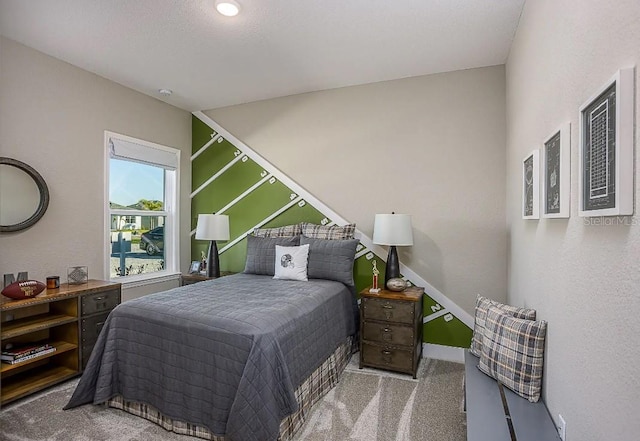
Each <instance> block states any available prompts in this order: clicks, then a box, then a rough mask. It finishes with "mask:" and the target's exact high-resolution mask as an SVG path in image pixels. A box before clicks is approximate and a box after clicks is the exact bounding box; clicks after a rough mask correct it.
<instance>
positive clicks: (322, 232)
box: [300, 222, 356, 240]
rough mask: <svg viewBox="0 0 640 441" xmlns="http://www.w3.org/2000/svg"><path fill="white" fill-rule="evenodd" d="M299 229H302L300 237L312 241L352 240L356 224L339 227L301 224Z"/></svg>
mask: <svg viewBox="0 0 640 441" xmlns="http://www.w3.org/2000/svg"><path fill="white" fill-rule="evenodd" d="M300 227H301V228H302V235H303V236H306V237H310V238H312V239H333V240H345V239H353V235H354V234H355V232H356V224H348V225H344V226H342V227H341V226H338V225H331V226H326V225H316V224H310V223H308V222H302V223H301V224H300Z"/></svg>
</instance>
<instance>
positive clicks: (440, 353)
mask: <svg viewBox="0 0 640 441" xmlns="http://www.w3.org/2000/svg"><path fill="white" fill-rule="evenodd" d="M422 357H424V358H434V359H436V360H445V361H453V362H456V363H464V348H455V347H453V346H443V345H434V344H432V343H422Z"/></svg>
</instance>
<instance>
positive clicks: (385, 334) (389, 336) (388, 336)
mask: <svg viewBox="0 0 640 441" xmlns="http://www.w3.org/2000/svg"><path fill="white" fill-rule="evenodd" d="M381 333H382V340H385V341H391V340H393V333H392V331H391V329H389V328H384V329H382V332H381Z"/></svg>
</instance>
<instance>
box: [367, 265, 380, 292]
mask: <svg viewBox="0 0 640 441" xmlns="http://www.w3.org/2000/svg"><path fill="white" fill-rule="evenodd" d="M379 274H380V271H379V270H378V262H376V259H373V285H372V286H371V289H369V292H370V293H374V294H375V293H378V292H380V288H378V275H379Z"/></svg>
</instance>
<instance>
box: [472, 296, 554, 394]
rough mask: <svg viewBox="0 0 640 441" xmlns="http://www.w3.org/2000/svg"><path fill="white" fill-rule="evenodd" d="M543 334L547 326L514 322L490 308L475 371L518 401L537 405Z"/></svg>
mask: <svg viewBox="0 0 640 441" xmlns="http://www.w3.org/2000/svg"><path fill="white" fill-rule="evenodd" d="M546 334H547V322H545V321H533V320H524V319H519V318H515V317H512V316H511V315H510V314H508V313H505V312H504V311H502V310H501V309H500V308H497V307H495V306H490V307H489V309H488V311H487V319H486V323H485V327H484V340H483V343H482V355H481V356H480V363H479V364H478V369H480V370H481V371H482V372H484V373H485V374H487V375H489V376H491V377H493V378H495V379H496V380H497V381H499V382H500V383H502V384H504V385H505V386H506V387H508V388H509V389H511V390H512V391H514V392H515V393H517V394H518V395H520V396H521V397H523V398H526V399H527V400H529V401H531V402H532V403H535V402H537V401H538V400H539V399H540V389H541V387H542V368H543V364H544V340H545V336H546Z"/></svg>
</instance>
